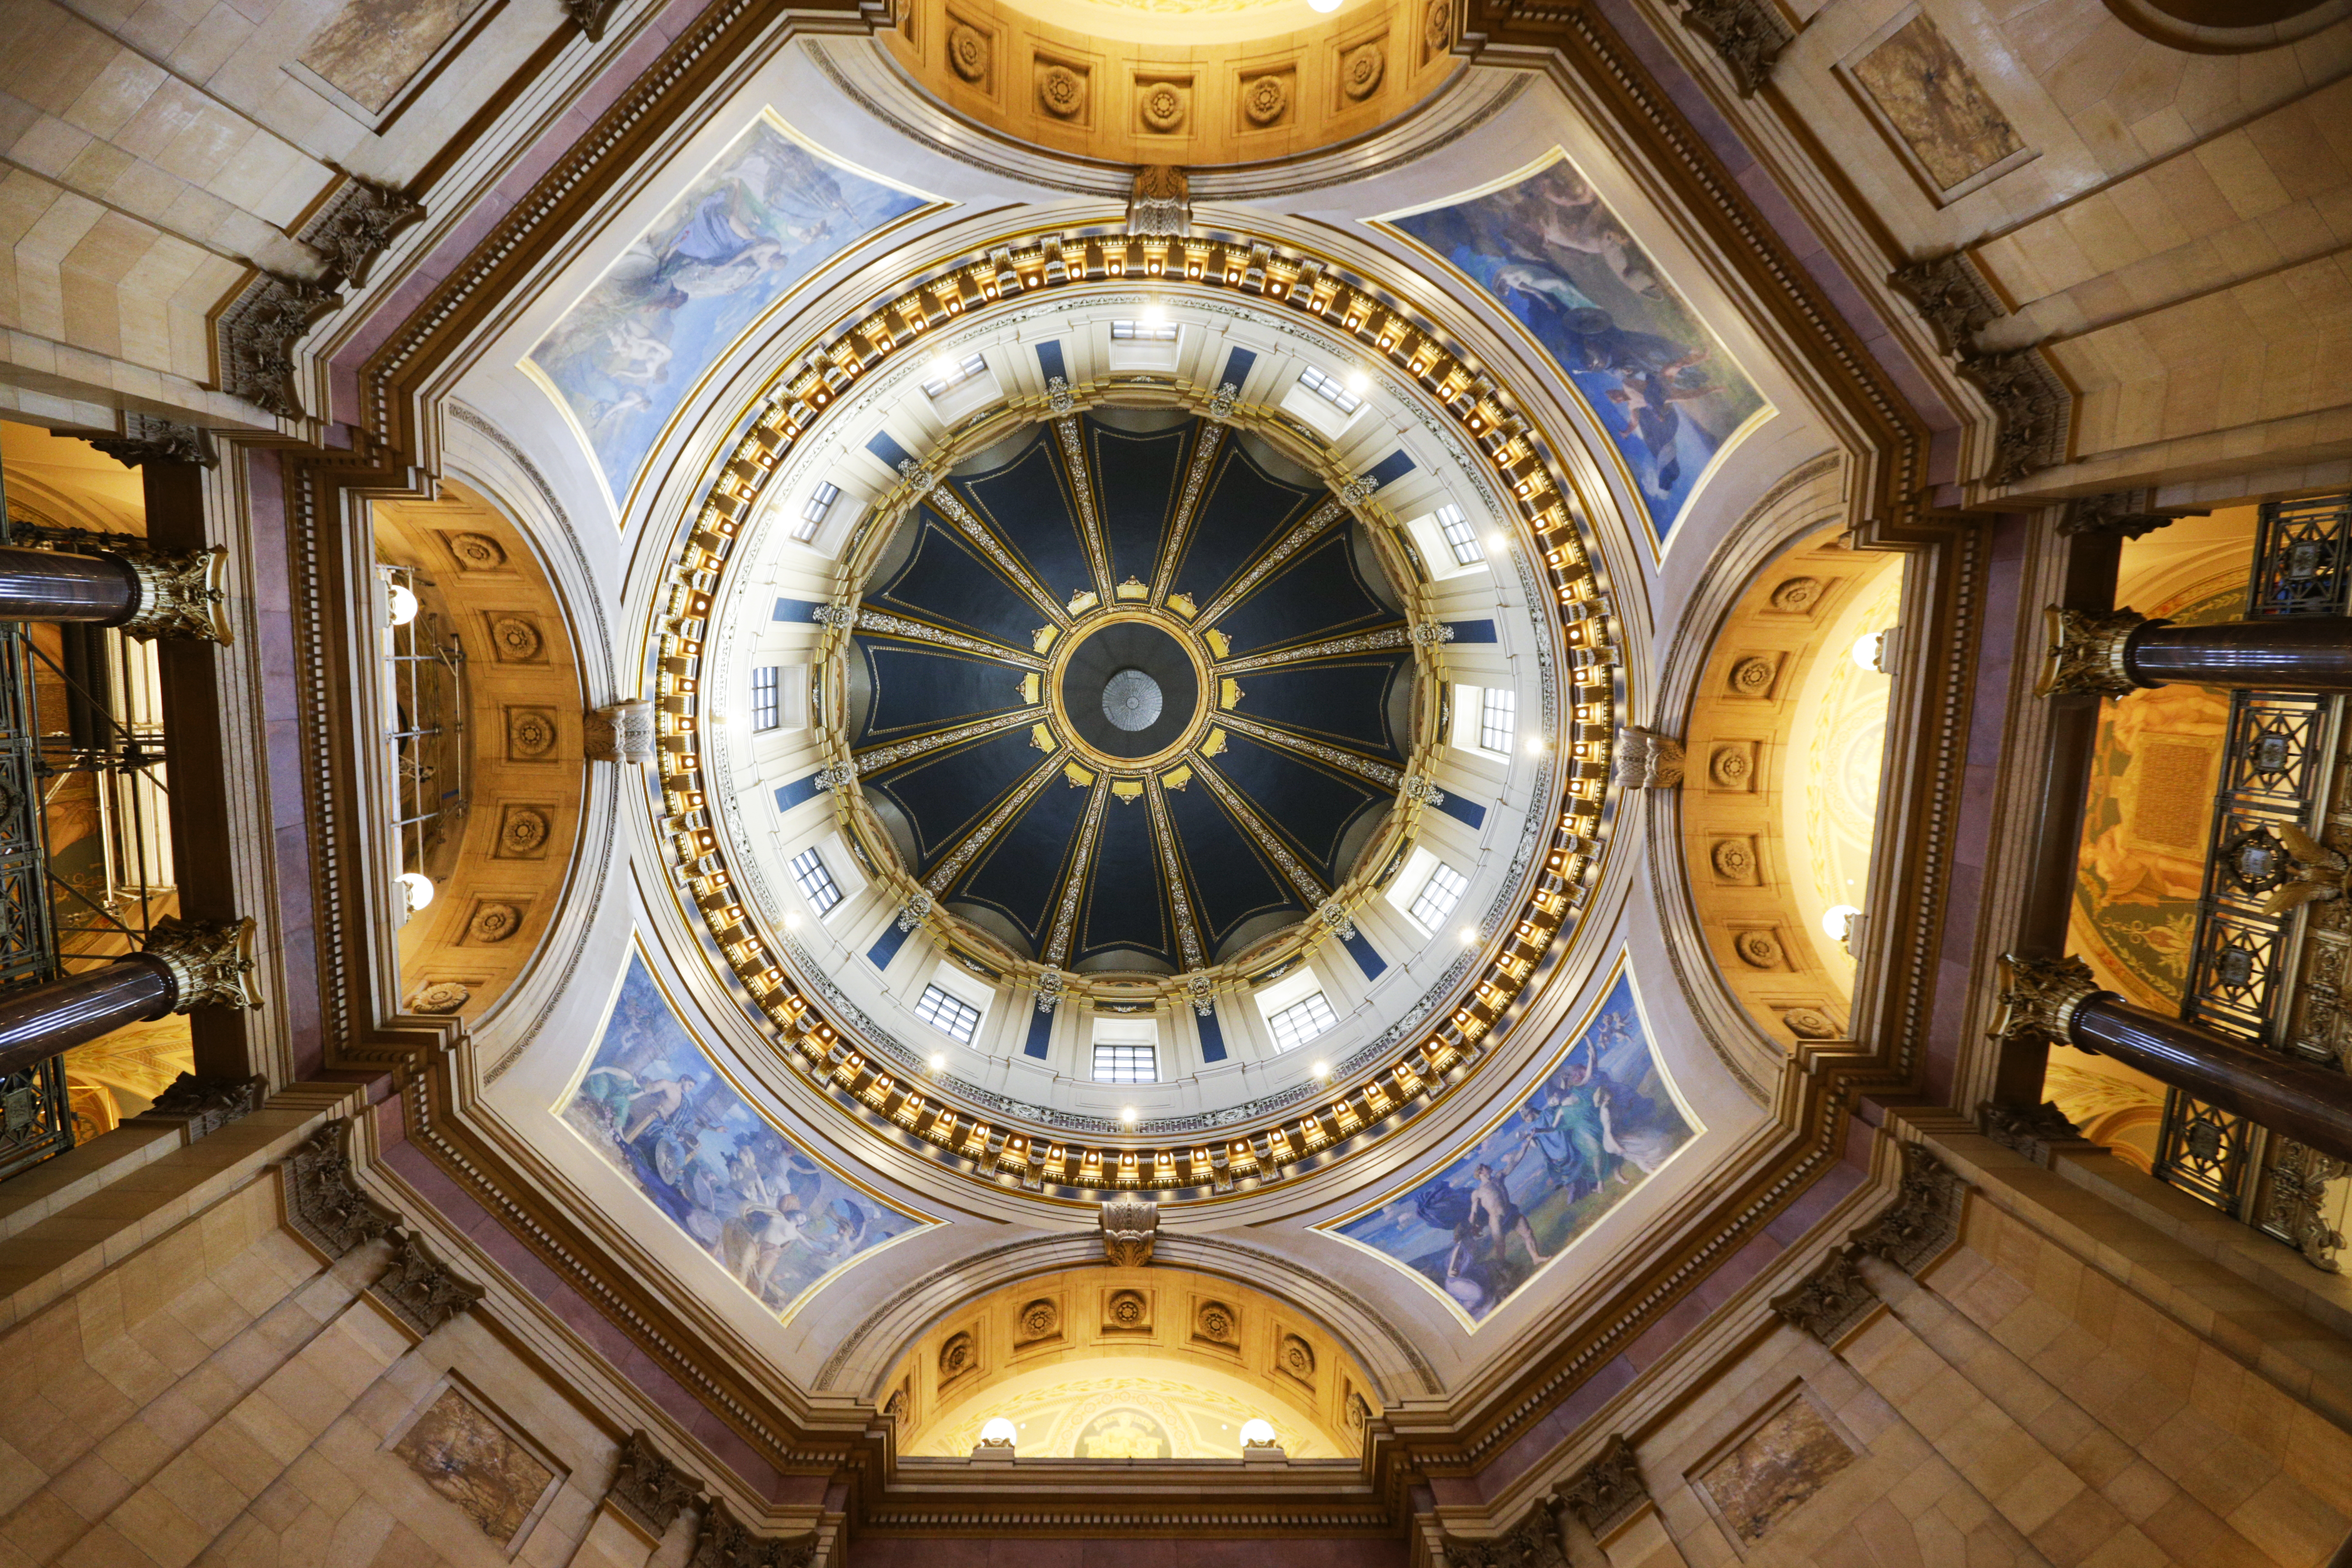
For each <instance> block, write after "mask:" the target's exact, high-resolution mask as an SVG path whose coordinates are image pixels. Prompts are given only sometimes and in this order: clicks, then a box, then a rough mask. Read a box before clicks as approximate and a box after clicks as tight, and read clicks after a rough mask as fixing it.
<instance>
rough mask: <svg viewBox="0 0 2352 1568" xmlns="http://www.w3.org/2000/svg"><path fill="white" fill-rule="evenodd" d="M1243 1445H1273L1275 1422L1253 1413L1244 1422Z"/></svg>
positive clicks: (1251, 1446) (1247, 1446) (1248, 1446)
mask: <svg viewBox="0 0 2352 1568" xmlns="http://www.w3.org/2000/svg"><path fill="white" fill-rule="evenodd" d="M1242 1447H1244V1448H1271V1447H1274V1423H1273V1422H1271V1421H1268V1420H1266V1419H1265V1418H1264V1417H1263V1416H1257V1415H1253V1416H1251V1417H1250V1418H1249V1419H1248V1420H1246V1421H1244V1422H1243V1423H1242Z"/></svg>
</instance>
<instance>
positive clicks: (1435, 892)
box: [1406, 860, 1470, 931]
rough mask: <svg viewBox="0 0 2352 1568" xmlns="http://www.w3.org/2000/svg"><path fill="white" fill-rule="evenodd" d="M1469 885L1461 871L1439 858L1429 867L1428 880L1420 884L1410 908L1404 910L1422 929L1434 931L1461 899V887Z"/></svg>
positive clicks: (1442, 923)
mask: <svg viewBox="0 0 2352 1568" xmlns="http://www.w3.org/2000/svg"><path fill="white" fill-rule="evenodd" d="M1469 885H1470V884H1469V882H1468V881H1467V880H1466V879H1465V878H1464V877H1463V875H1462V873H1461V872H1459V871H1457V870H1455V869H1454V868H1453V867H1451V866H1449V865H1447V864H1446V863H1445V862H1444V861H1443V860H1440V861H1439V862H1438V863H1437V864H1436V865H1434V866H1433V867H1432V868H1430V872H1429V880H1427V881H1425V882H1423V884H1422V885H1421V891H1420V892H1419V893H1418V894H1416V895H1414V897H1413V900H1412V909H1411V910H1407V911H1406V912H1407V913H1409V914H1411V915H1412V918H1413V921H1414V923H1415V924H1417V925H1419V926H1420V927H1421V929H1422V930H1423V931H1435V930H1436V929H1437V928H1438V927H1439V926H1442V925H1444V923H1445V917H1446V916H1448V915H1450V914H1452V913H1453V912H1454V905H1456V904H1458V903H1460V902H1461V901H1462V889H1465V888H1466V887H1468V886H1469Z"/></svg>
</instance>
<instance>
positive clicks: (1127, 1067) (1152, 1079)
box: [1095, 1046, 1160, 1083]
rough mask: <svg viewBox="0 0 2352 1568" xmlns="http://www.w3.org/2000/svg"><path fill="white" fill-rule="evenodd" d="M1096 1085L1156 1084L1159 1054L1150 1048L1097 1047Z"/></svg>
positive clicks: (1158, 1077)
mask: <svg viewBox="0 0 2352 1568" xmlns="http://www.w3.org/2000/svg"><path fill="white" fill-rule="evenodd" d="M1095 1081H1096V1082H1097V1083H1158V1082H1159V1081H1160V1052H1159V1051H1158V1050H1157V1049H1156V1048H1154V1047H1150V1046H1097V1047H1095Z"/></svg>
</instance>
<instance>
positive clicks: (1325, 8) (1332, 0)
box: [1307, 0, 1339, 16]
mask: <svg viewBox="0 0 2352 1568" xmlns="http://www.w3.org/2000/svg"><path fill="white" fill-rule="evenodd" d="M1307 6H1308V8H1309V9H1311V10H1314V11H1318V12H1320V13H1322V14H1323V15H1324V16H1329V15H1330V14H1331V13H1332V12H1334V11H1337V10H1338V9H1339V0H1307Z"/></svg>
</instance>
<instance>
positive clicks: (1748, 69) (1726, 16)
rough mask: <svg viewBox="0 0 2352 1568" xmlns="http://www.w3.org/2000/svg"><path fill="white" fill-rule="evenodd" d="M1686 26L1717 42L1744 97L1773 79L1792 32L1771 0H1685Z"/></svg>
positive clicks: (1748, 96)
mask: <svg viewBox="0 0 2352 1568" xmlns="http://www.w3.org/2000/svg"><path fill="white" fill-rule="evenodd" d="M1683 26H1685V27H1688V28H1689V29H1690V30H1691V31H1692V32H1694V33H1696V34H1698V35H1699V36H1700V37H1703V38H1705V39H1706V41H1707V42H1708V43H1710V44H1712V45H1714V46H1715V52H1716V54H1717V57H1718V58H1721V59H1722V61H1723V63H1724V64H1725V65H1727V66H1728V67H1729V68H1731V79H1732V82H1733V83H1734V85H1736V86H1737V87H1738V89H1739V96H1740V97H1742V98H1753V97H1755V96H1756V93H1757V90H1758V89H1760V88H1761V87H1762V86H1763V85H1764V84H1765V82H1766V81H1768V80H1769V79H1771V75H1772V66H1773V64H1774V62H1775V61H1777V60H1779V59H1780V51H1781V50H1782V49H1784V48H1787V47H1789V40H1790V36H1791V35H1790V32H1789V29H1788V26H1786V24H1784V23H1783V22H1782V21H1781V20H1780V16H1779V15H1778V14H1777V13H1776V12H1775V11H1774V9H1773V6H1772V0H1683Z"/></svg>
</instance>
